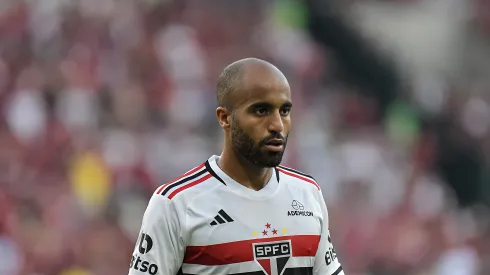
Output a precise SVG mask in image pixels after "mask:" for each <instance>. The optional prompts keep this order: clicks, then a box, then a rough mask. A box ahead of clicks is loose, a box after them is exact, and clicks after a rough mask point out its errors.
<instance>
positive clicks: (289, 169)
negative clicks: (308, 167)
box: [279, 165, 316, 181]
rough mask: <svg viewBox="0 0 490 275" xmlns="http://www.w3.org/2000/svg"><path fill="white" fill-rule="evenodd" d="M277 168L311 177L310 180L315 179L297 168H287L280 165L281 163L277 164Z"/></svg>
mask: <svg viewBox="0 0 490 275" xmlns="http://www.w3.org/2000/svg"><path fill="white" fill-rule="evenodd" d="M279 168H281V169H284V170H286V171H289V172H291V173H296V174H298V175H301V176H303V177H307V178H309V179H312V180H314V181H316V180H315V178H314V177H312V176H310V175H307V174H305V173H301V172H300V171H297V170H294V169H291V168H287V167H284V166H281V165H280V166H279Z"/></svg>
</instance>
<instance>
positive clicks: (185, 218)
mask: <svg viewBox="0 0 490 275" xmlns="http://www.w3.org/2000/svg"><path fill="white" fill-rule="evenodd" d="M215 180H216V181H218V180H217V179H216V178H215ZM215 183H216V185H215V186H214V187H212V188H211V189H209V190H206V191H203V192H201V193H200V194H199V195H197V196H194V198H192V199H191V200H190V201H189V203H187V205H186V207H185V217H184V228H185V229H186V232H185V233H186V234H185V235H184V234H183V236H185V245H186V246H187V243H188V240H187V238H188V236H187V235H188V232H187V231H188V230H187V213H188V211H189V206H190V205H191V203H193V202H194V200H196V199H197V198H199V197H200V196H203V195H205V194H207V193H208V192H211V191H213V190H214V189H216V188H218V187H220V186H223V185H221V183H220V182H219V181H218V182H215ZM182 230H183V229H182Z"/></svg>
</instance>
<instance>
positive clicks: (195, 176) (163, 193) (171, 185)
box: [160, 169, 207, 196]
mask: <svg viewBox="0 0 490 275" xmlns="http://www.w3.org/2000/svg"><path fill="white" fill-rule="evenodd" d="M206 172H207V171H206V169H203V170H201V172H199V173H196V174H192V176H189V177H187V178H183V179H181V180H179V181H177V182H174V183H172V184H170V185H169V186H167V187H166V188H165V190H163V191H162V193H161V194H160V195H162V196H165V194H167V193H168V192H169V191H170V190H171V189H172V188H174V187H176V186H179V185H181V184H184V183H186V182H188V181H190V180H193V179H195V178H197V177H200V176H202V174H204V173H206Z"/></svg>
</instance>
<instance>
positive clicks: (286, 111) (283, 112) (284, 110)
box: [281, 108, 291, 116]
mask: <svg viewBox="0 0 490 275" xmlns="http://www.w3.org/2000/svg"><path fill="white" fill-rule="evenodd" d="M290 112H291V109H289V108H288V109H281V115H283V116H287V115H289V113H290Z"/></svg>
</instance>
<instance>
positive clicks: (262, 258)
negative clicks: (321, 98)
mask: <svg viewBox="0 0 490 275" xmlns="http://www.w3.org/2000/svg"><path fill="white" fill-rule="evenodd" d="M218 158H219V157H218V156H212V157H211V158H209V159H208V160H207V161H206V162H204V163H203V164H201V165H199V166H198V167H196V168H194V169H192V170H190V171H189V172H187V173H185V174H184V175H183V176H182V177H180V178H178V179H176V180H175V181H173V182H170V183H167V184H165V185H162V186H160V187H159V188H158V189H157V190H156V191H155V193H154V194H153V196H152V198H151V199H150V202H149V205H148V208H147V209H146V211H145V214H144V216H143V222H142V226H141V232H140V236H139V238H138V241H137V243H136V247H135V250H134V253H133V256H132V259H131V264H130V269H129V274H130V275H144V274H151V275H156V274H158V275H176V274H199V275H220V274H242V275H245V274H257V275H259V274H260V275H263V274H266V275H293V274H297V275H306V274H315V275H344V272H343V271H342V267H341V265H340V263H339V261H338V259H337V255H336V253H335V249H334V247H333V245H332V241H331V239H330V233H329V230H328V213H327V207H326V205H325V202H324V200H323V196H322V193H321V191H320V187H319V186H318V184H317V183H316V182H315V180H314V179H313V178H312V177H310V176H308V175H305V174H303V173H300V172H298V171H296V170H292V169H290V168H287V167H284V166H278V167H276V168H274V169H273V170H274V171H273V175H272V177H271V179H270V180H269V182H268V183H267V185H265V187H264V188H262V189H261V190H259V191H255V190H252V189H249V188H247V187H245V186H243V185H241V184H239V183H238V182H236V181H234V180H233V179H232V178H230V177H229V176H228V175H226V174H225V173H224V172H223V171H222V170H221V169H220V168H219V167H218V165H217V163H216V162H217V160H218Z"/></svg>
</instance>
